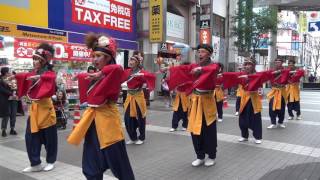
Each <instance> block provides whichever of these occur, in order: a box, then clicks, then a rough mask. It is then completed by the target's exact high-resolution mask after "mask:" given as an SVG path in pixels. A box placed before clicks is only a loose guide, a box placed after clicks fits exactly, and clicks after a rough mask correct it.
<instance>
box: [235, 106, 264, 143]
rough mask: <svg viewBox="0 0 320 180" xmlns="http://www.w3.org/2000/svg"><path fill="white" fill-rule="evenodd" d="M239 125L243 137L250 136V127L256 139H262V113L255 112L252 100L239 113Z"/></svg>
mask: <svg viewBox="0 0 320 180" xmlns="http://www.w3.org/2000/svg"><path fill="white" fill-rule="evenodd" d="M239 127H240V130H241V136H242V137H243V138H248V137H249V129H251V130H252V134H253V137H254V138H255V139H262V119H261V113H256V114H255V113H254V110H253V106H252V103H251V100H249V101H248V103H247V104H246V106H245V107H244V109H243V111H242V112H241V113H240V115H239Z"/></svg>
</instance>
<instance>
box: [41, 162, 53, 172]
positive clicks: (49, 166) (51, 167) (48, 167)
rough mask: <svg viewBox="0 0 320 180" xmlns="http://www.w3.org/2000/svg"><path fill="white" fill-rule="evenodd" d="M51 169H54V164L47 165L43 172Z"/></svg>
mask: <svg viewBox="0 0 320 180" xmlns="http://www.w3.org/2000/svg"><path fill="white" fill-rule="evenodd" d="M52 169H54V164H51V163H48V164H47V165H46V166H45V167H44V168H43V170H44V171H51V170H52Z"/></svg>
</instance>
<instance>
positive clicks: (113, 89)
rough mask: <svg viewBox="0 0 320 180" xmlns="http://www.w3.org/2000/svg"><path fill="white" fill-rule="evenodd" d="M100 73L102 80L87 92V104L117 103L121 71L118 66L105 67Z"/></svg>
mask: <svg viewBox="0 0 320 180" xmlns="http://www.w3.org/2000/svg"><path fill="white" fill-rule="evenodd" d="M101 72H102V73H103V74H104V76H105V77H104V78H103V79H102V80H101V81H100V82H99V83H98V84H97V85H95V86H94V87H93V88H92V90H91V91H90V92H89V96H88V103H89V104H98V105H100V104H103V103H104V102H105V101H106V100H113V101H117V99H118V96H119V93H120V87H121V83H122V79H121V77H123V72H124V71H123V69H122V67H121V66H120V65H117V64H112V65H107V66H105V67H104V68H103V69H102V70H101Z"/></svg>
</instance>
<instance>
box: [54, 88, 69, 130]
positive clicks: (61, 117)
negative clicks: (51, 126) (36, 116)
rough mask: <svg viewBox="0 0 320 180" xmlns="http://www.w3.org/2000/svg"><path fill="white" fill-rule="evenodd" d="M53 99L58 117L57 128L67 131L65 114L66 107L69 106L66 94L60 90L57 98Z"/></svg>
mask: <svg viewBox="0 0 320 180" xmlns="http://www.w3.org/2000/svg"><path fill="white" fill-rule="evenodd" d="M52 99H53V105H54V109H55V112H56V117H57V128H58V129H66V128H67V117H66V114H65V107H66V106H67V97H66V93H65V92H64V91H62V90H58V91H57V93H56V98H52Z"/></svg>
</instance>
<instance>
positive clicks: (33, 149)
mask: <svg viewBox="0 0 320 180" xmlns="http://www.w3.org/2000/svg"><path fill="white" fill-rule="evenodd" d="M25 141H26V147H27V153H28V157H29V160H30V163H31V166H36V165H39V164H41V160H40V153H41V146H42V144H43V145H44V147H45V149H46V151H47V156H46V161H47V163H51V164H52V163H54V162H55V161H56V160H57V152H58V135H57V128H56V126H55V125H53V126H50V127H48V128H45V129H40V130H39V132H36V133H31V129H30V117H29V118H28V121H27V129H26V134H25Z"/></svg>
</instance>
